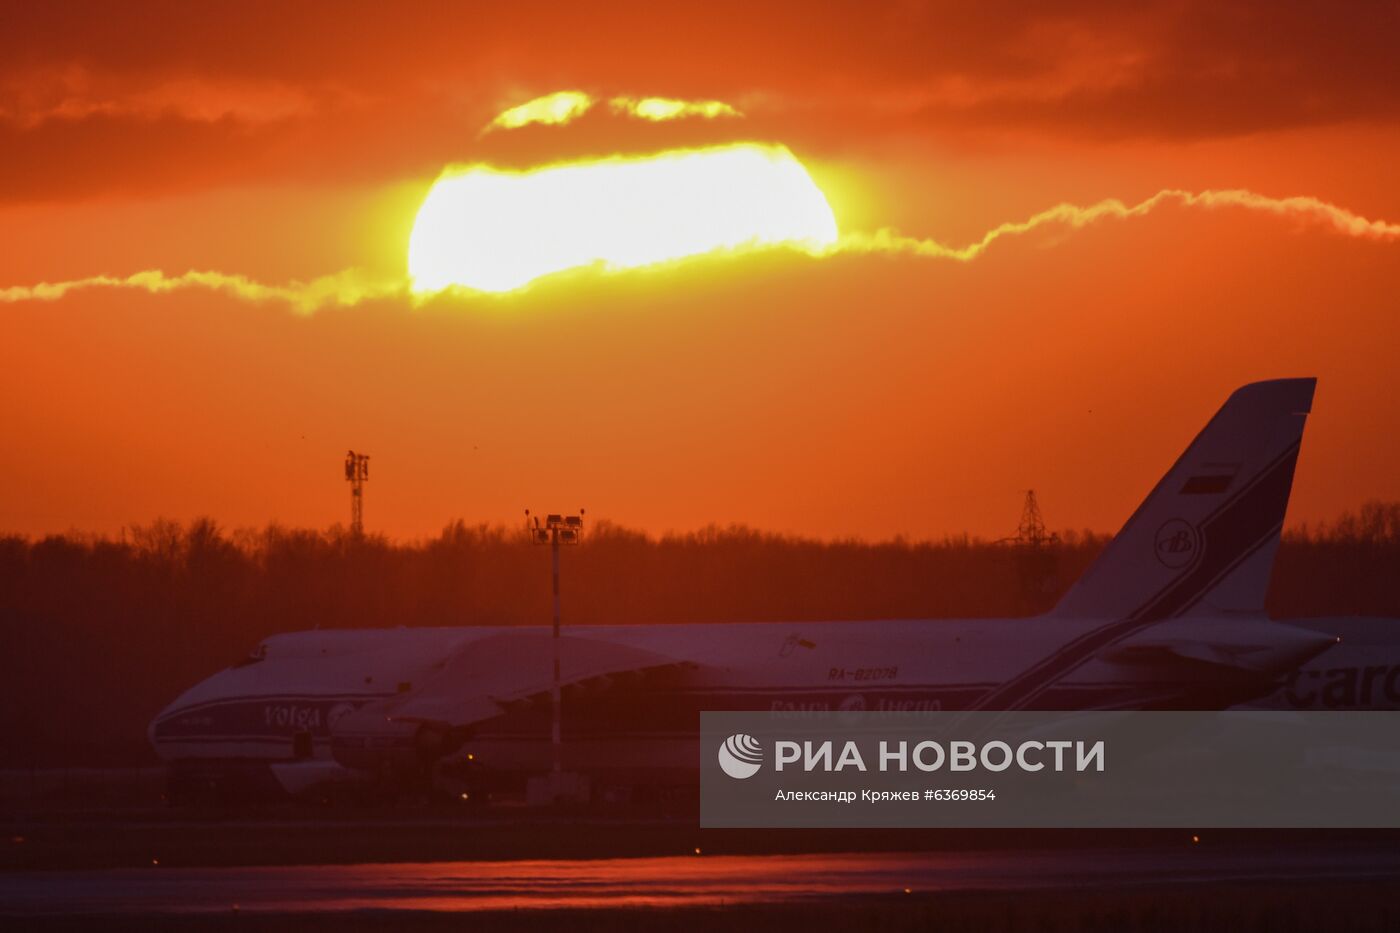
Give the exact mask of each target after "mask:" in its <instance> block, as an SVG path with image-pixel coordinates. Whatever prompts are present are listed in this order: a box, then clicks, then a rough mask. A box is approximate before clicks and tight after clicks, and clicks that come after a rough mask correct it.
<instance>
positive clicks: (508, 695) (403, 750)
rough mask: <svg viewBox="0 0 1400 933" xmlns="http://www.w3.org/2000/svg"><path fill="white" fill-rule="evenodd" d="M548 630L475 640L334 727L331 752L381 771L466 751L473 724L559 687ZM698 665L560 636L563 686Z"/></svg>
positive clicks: (588, 685)
mask: <svg viewBox="0 0 1400 933" xmlns="http://www.w3.org/2000/svg"><path fill="white" fill-rule="evenodd" d="M552 642H553V638H552V636H551V633H550V632H548V631H533V630H531V631H525V630H522V631H519V632H504V633H501V634H498V635H490V636H487V637H485V638H482V639H480V640H478V641H474V642H471V643H470V644H468V645H466V646H464V647H463V648H462V649H460V650H459V651H457V652H456V653H455V654H453V655H452V656H451V657H449V658H448V659H447V660H446V661H445V662H444V663H443V666H442V669H441V670H439V671H438V672H437V673H435V674H434V675H433V676H432V677H430V678H429V679H428V680H427V681H425V682H424V683H422V684H421V685H418V686H416V687H415V688H414V689H411V690H409V691H406V692H404V693H401V694H398V695H396V696H392V697H388V698H387V699H384V700H380V701H378V702H375V703H370V704H367V705H365V706H362V707H360V708H359V709H358V710H355V711H354V712H352V713H348V714H346V715H345V716H343V717H341V718H340V719H339V720H337V721H336V722H335V724H334V725H333V726H332V727H331V748H332V751H333V753H334V755H335V758H336V760H337V761H339V762H340V763H341V764H343V765H345V766H346V767H351V768H360V769H375V770H377V769H380V768H381V767H382V766H383V765H384V762H385V761H386V760H390V759H393V760H396V761H399V762H400V763H401V764H405V765H407V764H412V763H413V762H414V761H415V760H417V759H420V758H433V757H436V756H437V755H440V754H444V753H447V752H450V751H451V750H452V746H453V743H454V742H455V743H456V746H457V747H460V744H461V742H462V741H464V740H465V739H466V737H467V736H468V734H469V732H470V729H471V727H472V726H473V725H475V724H477V723H480V722H484V721H486V720H489V719H493V718H495V717H496V716H499V715H501V714H502V713H504V712H506V711H507V710H508V709H509V708H511V707H512V706H514V705H516V704H519V703H531V702H536V701H538V700H541V699H543V698H544V697H545V696H547V695H548V694H549V692H550V689H551V687H552V685H553V676H554V674H553V668H554V645H553V644H552ZM695 668H696V665H695V664H693V663H691V662H688V661H685V660H681V659H677V658H672V657H668V656H666V655H662V654H658V653H656V652H653V651H647V650H645V649H642V648H634V647H631V646H629V645H621V644H617V643H615V642H609V641H603V640H600V639H594V638H588V637H580V636H577V635H566V636H561V637H560V639H559V669H560V677H559V680H560V686H561V687H564V688H570V689H573V690H576V689H579V688H585V689H589V690H607V689H615V688H616V687H617V686H618V685H619V684H622V683H625V682H627V681H629V680H635V679H638V678H640V677H644V676H645V677H655V676H664V675H666V674H668V673H669V674H673V675H675V676H681V675H682V674H683V672H685V671H688V670H694V669H695Z"/></svg>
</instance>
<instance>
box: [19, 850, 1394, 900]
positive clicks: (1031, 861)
mask: <svg viewBox="0 0 1400 933" xmlns="http://www.w3.org/2000/svg"><path fill="white" fill-rule="evenodd" d="M1391 879H1393V880H1395V881H1396V882H1397V883H1400V847H1396V846H1395V845H1393V844H1382V845H1373V844H1365V843H1358V844H1342V845H1329V846H1324V847H1298V848H1297V849H1292V848H1290V849H1285V850H1282V851H1281V850H1279V849H1277V848H1274V847H1271V846H1266V845H1259V844H1253V845H1231V846H1226V847H1219V848H1215V847H1212V846H1210V845H1208V844H1200V845H1192V844H1189V843H1188V844H1183V845H1182V846H1180V847H1160V848H1153V849H1142V848H1135V849H1119V848H1096V849H1088V848H1086V849H1069V850H1059V851H1055V850H1041V851H1034V852H1016V851H1005V850H1002V851H980V852H966V853H953V852H920V853H891V852H882V853H840V854H801V855H716V856H709V855H704V854H700V855H689V856H668V857H662V858H627V859H597V860H562V859H561V860H519V861H471V862H430V863H392V864H374V865H330V866H327V865H302V866H287V867H257V868H167V867H162V866H160V865H151V866H149V867H147V868H141V869H131V868H124V869H104V870H88V871H34V872H13V873H9V874H4V875H0V914H4V915H10V916H14V915H27V916H31V917H36V916H50V917H53V916H63V915H83V914H88V915H92V914H102V915H147V916H154V915H163V914H191V913H196V914H210V913H229V912H232V911H238V912H263V913H298V914H307V913H326V912H335V911H433V912H462V911H487V910H490V911H500V910H521V909H524V910H549V909H555V910H558V909H571V910H588V909H594V908H619V907H654V908H681V907H694V906H702V905H721V904H722V905H743V904H762V903H782V902H795V901H802V900H812V899H819V898H825V897H838V896H839V897H861V896H896V897H897V896H902V895H903V894H905V893H906V891H907V892H908V893H909V894H913V895H928V894H935V893H940V892H956V891H1018V890H1024V891H1031V890H1047V889H1059V890H1074V889H1086V890H1087V889H1098V890H1114V889H1126V888H1136V887H1150V886H1154V885H1164V884H1172V885H1183V884H1185V885H1189V884H1193V883H1212V884H1221V883H1224V884H1247V883H1252V882H1285V883H1288V882H1298V883H1304V882H1309V883H1315V882H1320V881H1336V880H1347V881H1385V880H1391Z"/></svg>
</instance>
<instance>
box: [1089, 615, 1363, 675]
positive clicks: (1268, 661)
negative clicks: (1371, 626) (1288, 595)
mask: <svg viewBox="0 0 1400 933" xmlns="http://www.w3.org/2000/svg"><path fill="white" fill-rule="evenodd" d="M1336 641H1337V638H1336V637H1335V636H1332V635H1325V634H1319V633H1317V632H1313V631H1310V630H1307V629H1302V628H1298V627H1296V626H1292V625H1288V624H1286V623H1283V622H1271V621H1265V620H1258V619H1250V620H1233V619H1231V620H1226V619H1221V620H1195V619H1179V620H1172V621H1169V622H1165V623H1163V624H1161V625H1158V626H1155V627H1154V628H1151V629H1148V630H1147V631H1145V632H1142V633H1140V634H1138V635H1135V636H1132V637H1130V638H1128V639H1126V640H1124V641H1122V642H1120V643H1118V644H1116V645H1111V646H1110V647H1109V648H1108V649H1106V650H1105V651H1103V652H1101V653H1100V655H1099V657H1100V658H1101V659H1102V660H1105V661H1110V662H1114V663H1117V664H1129V665H1144V666H1156V667H1161V666H1167V665H1176V666H1192V665H1195V666H1200V665H1206V666H1210V667H1215V668H1220V669H1229V670H1235V671H1240V672H1243V673H1252V674H1263V675H1279V674H1284V673H1287V672H1290V671H1292V670H1293V669H1294V668H1296V667H1297V666H1298V665H1300V664H1303V663H1304V662H1305V661H1308V660H1309V659H1311V658H1313V657H1315V656H1316V655H1318V654H1320V653H1321V652H1323V651H1325V650H1326V649H1328V648H1330V647H1331V646H1332V645H1333V644H1335V643H1336Z"/></svg>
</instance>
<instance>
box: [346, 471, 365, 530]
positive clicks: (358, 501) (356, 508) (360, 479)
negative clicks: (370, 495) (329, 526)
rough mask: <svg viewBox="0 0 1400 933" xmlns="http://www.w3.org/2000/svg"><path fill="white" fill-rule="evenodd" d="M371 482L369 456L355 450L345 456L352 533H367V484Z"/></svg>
mask: <svg viewBox="0 0 1400 933" xmlns="http://www.w3.org/2000/svg"><path fill="white" fill-rule="evenodd" d="M368 480H369V454H357V453H355V452H354V451H353V450H351V451H347V452H346V454H345V481H346V482H348V483H349V484H350V533H351V534H353V535H354V536H355V537H357V538H358V537H360V536H361V535H363V534H364V533H365V483H366V482H367V481H368Z"/></svg>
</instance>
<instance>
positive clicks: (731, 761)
mask: <svg viewBox="0 0 1400 933" xmlns="http://www.w3.org/2000/svg"><path fill="white" fill-rule="evenodd" d="M719 766H720V768H721V769H723V771H724V773H725V774H727V775H729V776H730V777H732V778H737V779H739V780H743V779H744V778H751V777H753V776H754V775H755V774H757V773H758V769H759V768H760V767H762V766H763V745H762V743H760V742H759V741H758V739H756V738H754V737H753V736H751V735H749V734H748V733H746V732H736V733H735V734H734V735H731V736H730V737H729V738H727V739H725V740H724V741H723V742H722V743H720V746H719Z"/></svg>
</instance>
